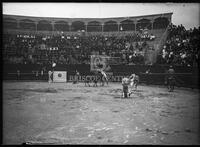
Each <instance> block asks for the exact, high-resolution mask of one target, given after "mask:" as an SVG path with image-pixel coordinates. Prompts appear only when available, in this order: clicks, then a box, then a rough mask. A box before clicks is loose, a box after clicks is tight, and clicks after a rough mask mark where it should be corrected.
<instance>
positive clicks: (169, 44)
mask: <svg viewBox="0 0 200 147" xmlns="http://www.w3.org/2000/svg"><path fill="white" fill-rule="evenodd" d="M199 38H200V27H199V28H194V29H190V30H186V29H185V28H184V26H183V25H178V26H175V25H171V26H170V30H169V35H168V38H167V41H166V43H165V45H164V46H163V49H162V50H161V53H160V54H159V56H158V60H157V63H159V64H173V65H181V66H194V65H197V64H198V63H199V57H200V52H199V48H200V46H199V43H200V40H199Z"/></svg>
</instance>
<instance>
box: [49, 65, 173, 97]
mask: <svg viewBox="0 0 200 147" xmlns="http://www.w3.org/2000/svg"><path fill="white" fill-rule="evenodd" d="M55 66H56V64H53V65H52V69H53V70H52V71H49V72H48V75H49V81H48V82H49V83H51V82H53V71H54V67H55ZM94 73H95V75H96V77H97V78H95V79H93V80H92V81H91V79H87V78H86V79H85V81H84V84H85V86H89V87H90V86H91V85H90V83H93V86H94V87H97V83H98V82H99V83H100V84H101V86H104V84H105V83H106V84H107V85H108V81H109V80H108V76H107V74H106V72H105V71H103V70H101V69H98V70H96V71H95V72H94ZM79 76H80V73H79V72H78V70H76V72H75V80H74V81H73V84H77V83H78V77H79ZM138 84H139V75H136V74H135V73H133V74H131V75H130V76H125V77H124V78H123V79H122V97H123V98H127V97H130V95H131V94H132V93H133V92H134V91H136V90H137V86H138ZM165 84H166V85H167V88H168V90H169V92H173V90H174V86H175V71H174V69H173V67H172V66H170V67H169V69H168V70H167V72H166V75H165Z"/></svg>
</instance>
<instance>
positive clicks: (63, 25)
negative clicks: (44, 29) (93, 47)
mask: <svg viewBox="0 0 200 147" xmlns="http://www.w3.org/2000/svg"><path fill="white" fill-rule="evenodd" d="M54 30H55V31H69V25H68V22H66V21H56V22H55V24H54Z"/></svg>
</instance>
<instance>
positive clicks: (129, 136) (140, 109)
mask: <svg viewBox="0 0 200 147" xmlns="http://www.w3.org/2000/svg"><path fill="white" fill-rule="evenodd" d="M121 92H122V86H121V84H119V83H109V85H108V86H104V87H101V86H100V87H85V86H84V83H78V84H72V83H52V84H50V85H49V84H48V82H4V83H3V98H4V99H3V106H4V111H3V112H4V118H3V120H4V122H6V123H5V124H4V127H3V131H4V138H3V139H4V140H3V141H4V143H5V144H21V143H23V142H27V143H31V144H138V145H139V144H162V145H170V144H176V145H178V144H185V145H188V144H198V143H199V142H198V138H199V126H198V124H199V93H198V90H197V89H193V90H191V89H190V88H175V91H174V92H173V93H169V92H168V90H167V88H166V87H164V86H154V85H148V86H147V85H144V84H143V85H139V86H138V90H137V91H135V92H134V93H133V94H132V95H131V97H130V98H126V99H125V98H122V97H121Z"/></svg>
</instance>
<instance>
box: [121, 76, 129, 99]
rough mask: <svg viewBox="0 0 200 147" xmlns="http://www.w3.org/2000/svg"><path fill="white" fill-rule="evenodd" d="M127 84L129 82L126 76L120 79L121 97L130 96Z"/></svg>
mask: <svg viewBox="0 0 200 147" xmlns="http://www.w3.org/2000/svg"><path fill="white" fill-rule="evenodd" d="M129 84H130V79H129V78H128V77H125V78H123V79H122V87H123V91H122V97H123V98H127V97H128V96H130V94H129V91H128V85H129Z"/></svg>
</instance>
